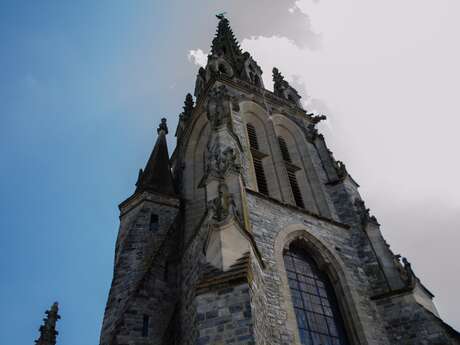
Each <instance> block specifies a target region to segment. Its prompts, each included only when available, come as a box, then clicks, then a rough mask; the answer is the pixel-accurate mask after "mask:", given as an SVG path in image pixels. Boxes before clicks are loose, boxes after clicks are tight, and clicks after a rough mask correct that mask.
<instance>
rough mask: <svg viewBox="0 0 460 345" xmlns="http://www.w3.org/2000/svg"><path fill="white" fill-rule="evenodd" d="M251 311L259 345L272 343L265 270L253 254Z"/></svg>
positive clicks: (256, 341)
mask: <svg viewBox="0 0 460 345" xmlns="http://www.w3.org/2000/svg"><path fill="white" fill-rule="evenodd" d="M249 286H250V293H251V311H252V315H253V323H254V339H255V343H256V344H258V345H269V344H271V343H272V330H271V327H270V323H269V322H268V319H267V318H268V311H267V296H266V290H265V286H266V283H265V280H264V270H263V268H262V267H261V266H260V264H259V262H258V261H257V259H256V258H255V257H254V256H252V260H251V270H250V285H249Z"/></svg>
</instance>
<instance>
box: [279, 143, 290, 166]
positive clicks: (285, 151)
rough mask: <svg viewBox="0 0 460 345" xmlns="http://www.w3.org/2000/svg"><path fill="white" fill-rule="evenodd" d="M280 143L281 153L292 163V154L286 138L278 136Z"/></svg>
mask: <svg viewBox="0 0 460 345" xmlns="http://www.w3.org/2000/svg"><path fill="white" fill-rule="evenodd" d="M278 143H279V145H280V150H281V155H282V156H283V159H284V160H285V161H286V162H289V163H291V162H292V161H291V156H290V155H289V150H288V148H287V144H286V140H284V138H283V137H278Z"/></svg>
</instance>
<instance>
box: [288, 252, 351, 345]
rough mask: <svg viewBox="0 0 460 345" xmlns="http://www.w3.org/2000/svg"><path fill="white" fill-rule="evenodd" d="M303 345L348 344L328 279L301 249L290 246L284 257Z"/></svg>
mask: <svg viewBox="0 0 460 345" xmlns="http://www.w3.org/2000/svg"><path fill="white" fill-rule="evenodd" d="M283 257H284V263H285V268H286V272H287V276H288V282H289V287H290V291H291V298H292V303H293V306H294V311H295V315H296V319H297V326H298V329H299V337H300V341H301V344H302V345H348V341H347V337H346V334H345V330H344V326H343V321H342V318H341V315H340V311H339V308H338V304H337V300H336V298H335V295H334V292H333V289H332V286H331V284H330V282H329V279H328V277H327V276H326V275H325V274H324V272H321V271H320V270H319V269H318V267H317V265H316V263H315V262H314V261H313V259H312V258H311V257H310V256H309V255H308V254H307V253H306V251H305V250H304V249H303V248H300V247H298V246H296V245H295V244H294V245H291V246H290V247H289V250H286V251H285V253H284V255H283Z"/></svg>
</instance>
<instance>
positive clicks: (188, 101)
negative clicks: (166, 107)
mask: <svg viewBox="0 0 460 345" xmlns="http://www.w3.org/2000/svg"><path fill="white" fill-rule="evenodd" d="M193 105H194V103H193V97H192V95H191V94H190V93H188V94H187V96H185V102H184V108H183V109H184V111H183V112H182V114H181V115H180V117H181V119H183V120H184V121H187V120H188V119H190V117H191V116H192V112H193Z"/></svg>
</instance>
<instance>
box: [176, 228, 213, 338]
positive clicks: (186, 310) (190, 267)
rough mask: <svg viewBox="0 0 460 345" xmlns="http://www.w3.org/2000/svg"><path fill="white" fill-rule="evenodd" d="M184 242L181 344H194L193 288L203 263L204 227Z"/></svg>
mask: <svg viewBox="0 0 460 345" xmlns="http://www.w3.org/2000/svg"><path fill="white" fill-rule="evenodd" d="M198 230H199V231H198V232H197V233H196V234H192V238H191V240H190V241H189V242H186V243H185V247H184V253H183V256H182V260H181V276H182V278H181V325H182V326H181V329H180V333H181V344H183V345H194V344H196V341H197V339H198V334H199V333H198V328H197V322H198V321H197V309H196V306H195V301H194V300H195V289H196V286H197V285H198V281H199V278H200V276H201V274H202V268H203V265H204V260H205V259H204V253H203V249H204V243H205V236H206V230H207V229H206V227H201V228H200V229H198Z"/></svg>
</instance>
